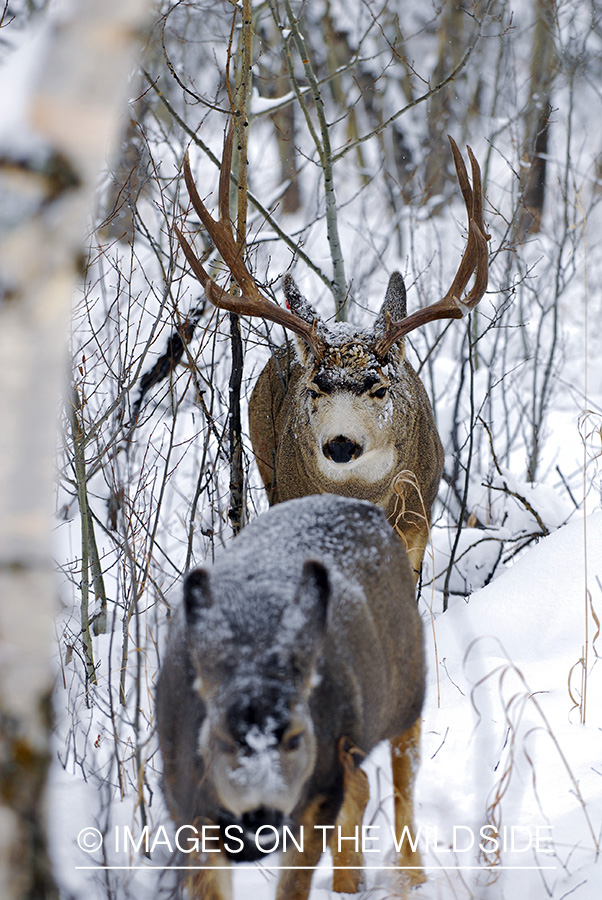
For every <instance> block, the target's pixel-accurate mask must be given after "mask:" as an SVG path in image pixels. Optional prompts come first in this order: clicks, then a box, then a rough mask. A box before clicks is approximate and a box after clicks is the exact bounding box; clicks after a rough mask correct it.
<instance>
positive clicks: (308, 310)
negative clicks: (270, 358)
mask: <svg viewBox="0 0 602 900" xmlns="http://www.w3.org/2000/svg"><path fill="white" fill-rule="evenodd" d="M282 287H283V289H284V296H285V299H286V305H287V306H288V308H289V309H290V311H291V312H292V313H294V314H295V315H296V316H299V318H300V319H303V321H304V322H307V324H308V325H314V323H315V325H316V327H317V326H318V325H320V324H321V323H322V320H321V318H320V316H319V315H318V313H317V312H316V311H315V309H314V308H313V306H312V305H311V303H310V302H309V301H308V300H306V299H305V297H304V296H303V294H302V293H301V291H300V290H299V288H298V287H297V285H296V284H295V281H294V279H293V277H292V275H289V274H286V275H285V276H284V280H283V282H282ZM296 337H297V346H298V348H299V354H300V355H301V361H302V362H306V358H307V354H308V352H311V351H310V349H309V346H308V344H307V343H306V341H304V340H303V338H302V337H299V336H296Z"/></svg>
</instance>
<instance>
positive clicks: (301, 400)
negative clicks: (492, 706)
mask: <svg viewBox="0 0 602 900" xmlns="http://www.w3.org/2000/svg"><path fill="white" fill-rule="evenodd" d="M449 140H450V143H451V149H452V153H453V158H454V163H455V167H456V172H457V176H458V181H459V184H460V189H461V191H462V195H463V197H464V204H465V206H466V211H467V214H468V240H467V243H466V248H465V251H464V254H463V256H462V260H461V262H460V265H459V267H458V270H457V273H456V275H455V277H454V279H453V281H452V284H451V286H450V288H449V290H448V291H447V293H446V294H445V296H444V297H443V298H442V299H440V300H438V301H437V302H435V303H433V304H432V305H431V306H427V307H425V308H424V309H419V310H417V311H416V312H414V313H413V314H412V315H409V316H407V315H406V296H405V287H404V283H403V279H402V277H401V275H400V274H399V273H397V272H395V273H393V274H392V275H391V278H390V281H389V287H388V289H387V293H386V296H385V300H384V303H383V305H382V308H381V310H380V313H379V314H378V316H377V318H376V320H375V322H374V325H373V327H372V328H371V329H359V328H354V327H351V326H350V325H348V324H347V323H342V322H338V323H328V324H327V323H326V322H324V321H323V320H322V319H321V318H320V317H319V316H318V315H317V313H316V312H315V310H314V309H313V307H312V306H311V305H310V304H309V303H308V302H307V301H306V300H305V299H304V298H303V297H302V296H301V294H300V292H299V290H298V289H297V287H296V285H295V283H294V281H293V280H292V278H291V277H290V276H288V275H287V276H285V279H284V292H285V295H286V301H287V305H288V307H289V308H288V309H283V308H281V307H280V306H278V305H277V304H276V303H274V302H273V301H272V300H270V299H268V298H267V297H265V296H264V295H263V294H262V293H261V291H260V289H259V288H258V286H257V284H256V282H255V280H254V279H253V276H252V275H251V273H250V272H249V270H248V268H247V266H246V265H245V262H244V260H243V258H242V255H241V250H240V248H239V247H238V246H237V245H236V243H235V240H234V237H233V234H232V226H231V223H230V220H229V195H230V170H231V160H232V130H230V132H229V135H228V137H227V138H226V141H225V143H224V154H223V159H222V168H221V176H220V187H219V210H220V215H219V220H218V221H216V220H215V219H214V218H213V217H212V216H211V215H210V213H209V212H208V210H207V208H206V206H205V204H204V203H203V202H202V200H201V199H200V197H199V195H198V192H197V189H196V187H195V184H194V181H193V178H192V174H191V171H190V166H189V163H188V159H186V160H185V163H184V177H185V180H186V185H187V188H188V193H189V196H190V200H191V202H192V205H193V207H194V209H195V211H196V212H197V214H198V215H199V217H200V219H201V222H202V224H203V225H204V227H205V228H206V229H207V231H208V232H209V234H210V236H211V238H212V240H213V242H214V244H215V246H216V247H217V249H218V250H219V252H220V254H221V256H222V258H223V259H224V261H225V263H226V265H227V266H228V268H229V269H230V272H231V273H232V276H233V277H234V279H235V281H236V283H237V284H238V287H239V288H240V292H241V296H240V297H234V296H232V295H231V294H229V293H228V292H227V291H225V290H224V289H223V288H221V287H219V285H218V284H217V283H216V282H215V281H213V280H212V279H211V278H210V277H209V275H208V274H207V272H206V271H205V269H204V268H203V266H202V265H201V263H200V261H199V259H198V258H197V256H196V255H195V253H194V251H193V249H192V247H191V246H190V244H189V243H188V241H187V240H186V238H185V237H184V236H183V235H182V233H181V232H180V231H179V230H178V229H176V233H177V236H178V239H179V241H180V244H181V246H182V249H183V251H184V253H185V256H186V259H187V261H188V263H189V265H190V267H191V269H192V271H193V272H194V274H195V276H196V277H197V278H198V279H199V281H200V282H201V284H202V285H203V287H204V289H205V293H206V295H207V297H208V299H209V300H210V301H211V303H213V304H214V305H215V306H217V307H219V308H221V309H226V310H230V311H232V312H236V313H240V314H241V315H244V316H260V317H263V318H264V319H269V320H271V321H273V322H277V323H278V324H280V325H283V326H284V327H285V328H287V329H289V330H290V331H292V332H293V333H294V334H295V335H296V336H297V339H298V340H297V354H295V353H294V351H293V349H292V348H291V346H290V345H285V347H283V348H281V349H280V350H279V351H278V352H276V354H275V355H274V356H273V357H272V358H271V359H270V360H269V362H268V363H267V365H266V367H265V368H264V370H263V372H262V373H261V375H260V376H259V379H258V381H257V384H256V386H255V389H254V391H253V394H252V397H251V401H250V404H249V429H250V434H251V442H252V444H253V449H254V452H255V456H256V459H257V464H258V467H259V472H260V474H261V477H262V479H263V482H264V484H265V487H266V490H267V492H268V497H269V500H270V504H274V503H278V502H280V501H283V500H290V499H292V498H294V497H302V496H306V495H307V494H316V493H326V492H331V493H335V494H344V495H347V496H353V497H360V498H363V499H366V500H371V501H372V502H373V503H376V504H378V505H379V506H381V507H382V508H383V509H384V510H385V512H386V514H387V516H388V518H389V521H390V522H391V524H392V525H393V527H394V528H395V529H396V531H397V532H398V534H399V535H400V536H401V537H402V539H403V540H404V542H405V545H406V548H407V550H408V554H409V557H410V561H411V563H412V567H413V569H414V572H415V578H417V576H418V573H419V571H420V566H421V563H422V557H423V555H424V549H425V546H426V542H427V540H428V534H429V528H430V517H431V507H432V504H433V502H434V500H435V497H436V494H437V489H438V486H439V481H440V478H441V474H442V471H443V449H442V446H441V441H440V440H439V435H438V434H437V429H436V426H435V421H434V417H433V412H432V409H431V406H430V403H429V400H428V397H427V394H426V391H425V390H424V387H423V385H422V383H421V381H420V379H419V377H418V375H417V374H416V372H415V371H414V369H413V368H412V366H411V365H410V363H409V362H408V360H407V359H406V356H405V352H404V338H405V335H407V334H408V333H409V332H411V331H413V330H414V329H416V328H419V327H420V326H421V325H423V324H425V323H426V322H430V321H433V320H435V319H448V318H450V319H454V318H461V317H462V316H463V315H464V314H465V313H466V312H469V311H470V310H472V309H474V307H475V306H476V305H477V303H478V302H479V300H480V299H481V298H482V296H483V294H484V293H485V290H486V287H487V277H488V273H487V269H488V259H487V240H488V239H489V236H488V235H487V234H486V232H485V226H484V224H483V200H482V189H481V173H480V169H479V165H478V163H477V161H476V159H475V157H474V155H473V153H472V151H471V149H470V148H468V156H469V159H470V164H471V170H472V188H471V186H470V183H469V179H468V173H467V171H466V166H465V165H464V161H463V160H462V156H461V155H460V151H459V150H458V147H457V145H456V144H455V142H454V141H453V139H452V138H451V137H450V139H449ZM473 272H476V275H475V280H474V283H473V286H472V288H471V290H470V291H469V292H468V294H467V295H466V297H465V298H464V299H462V294H463V292H464V291H465V289H466V287H467V285H468V282H469V280H470V278H471V276H472V274H473Z"/></svg>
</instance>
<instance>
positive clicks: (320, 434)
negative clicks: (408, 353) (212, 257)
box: [249, 273, 443, 572]
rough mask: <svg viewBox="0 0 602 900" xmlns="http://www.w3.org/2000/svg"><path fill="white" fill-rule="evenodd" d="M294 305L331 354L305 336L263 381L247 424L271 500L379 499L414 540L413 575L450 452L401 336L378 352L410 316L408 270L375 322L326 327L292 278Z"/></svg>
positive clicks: (280, 355) (278, 356) (288, 288)
mask: <svg viewBox="0 0 602 900" xmlns="http://www.w3.org/2000/svg"><path fill="white" fill-rule="evenodd" d="M285 292H286V296H287V300H288V303H289V306H290V307H291V309H292V310H294V311H295V312H297V314H298V315H299V316H300V317H301V318H303V319H305V320H306V321H307V322H313V323H314V326H315V328H316V332H317V334H318V335H319V337H320V341H321V346H322V347H323V348H324V350H323V352H322V353H321V354H320V356H319V357H317V356H316V355H315V354H314V353H313V351H312V350H311V349H310V348H309V347H308V346H307V344H306V343H305V342H304V341H303V340H302V339H301V338H299V339H298V341H297V345H298V346H297V348H296V352H295V351H294V349H293V348H292V346H291V345H286V346H285V347H283V348H281V349H280V350H279V351H277V352H276V353H275V354H274V356H272V357H271V359H270V360H269V361H268V363H267V365H266V366H265V368H264V370H263V372H262V373H261V375H260V376H259V378H258V380H257V384H256V386H255V389H254V391H253V395H252V397H251V401H250V403H249V430H250V434H251V441H252V444H253V449H254V452H255V457H256V459H257V464H258V467H259V471H260V474H261V477H262V479H263V481H264V484H265V486H266V490H267V491H268V496H269V499H270V503H271V504H275V503H279V502H281V501H283V500H291V499H293V498H295V497H304V496H307V495H308V494H317V493H335V494H342V495H345V496H348V497H359V498H361V499H365V500H370V501H371V502H372V503H376V504H377V505H378V506H381V507H382V508H383V509H384V510H385V512H386V513H387V515H388V517H389V521H390V522H391V524H392V525H393V526H394V527H395V528H396V529H397V530H398V532H399V534H400V535H401V536H402V538H403V539H404V541H405V543H406V547H407V549H408V553H409V556H410V561H411V563H412V566H413V568H414V570H415V572H418V571H419V570H420V565H421V561H422V556H423V553H424V547H425V545H426V541H427V538H428V531H429V526H430V514H431V506H432V504H433V502H434V499H435V496H436V493H437V488H438V486H439V480H440V478H441V473H442V469H443V450H442V447H441V442H440V440H439V435H438V434H437V429H436V427H435V422H434V419H433V413H432V410H431V406H430V403H429V400H428V397H427V394H426V391H425V390H424V387H423V386H422V383H421V381H420V379H419V378H418V376H417V374H416V372H415V371H414V369H413V368H412V366H411V365H410V363H409V362H408V361H407V359H406V358H405V353H404V348H403V342H398V344H396V345H394V346H393V347H392V348H391V349H390V350H389V351H388V354H387V357H386V359H384V360H383V359H379V358H378V357H377V355H376V353H375V347H376V346H377V343H378V340H379V338H380V337H381V336H382V332H383V329H384V328H385V327H386V322H387V317H390V318H391V319H392V320H393V321H397V320H399V319H401V318H403V317H404V316H405V289H404V287H403V280H402V278H401V275H399V274H398V273H394V274H393V275H392V276H391V280H390V283H389V289H388V291H387V295H386V297H385V300H384V303H383V306H382V308H381V311H380V313H379V315H378V317H377V319H376V321H375V323H374V327H373V328H372V329H366V330H363V329H359V328H355V327H353V326H351V325H349V324H348V323H344V322H339V323H331V324H328V325H326V323H324V322H323V321H322V320H321V319H320V318H319V317H318V316H317V314H316V313H315V311H314V310H313V308H312V307H311V305H310V304H309V303H308V302H307V300H305V298H303V297H302V296H301V294H300V293H299V291H298V289H297V287H296V285H295V284H294V282H293V281H292V279H290V278H287V279H286V280H285Z"/></svg>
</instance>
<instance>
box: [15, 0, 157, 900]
mask: <svg viewBox="0 0 602 900" xmlns="http://www.w3.org/2000/svg"><path fill="white" fill-rule="evenodd" d="M151 7H152V3H151V0H102V2H98V0H77V2H76V3H71V4H69V5H67V8H66V9H65V4H62V7H61V20H60V22H58V23H56V24H55V25H54V27H51V26H50V25H48V32H47V34H46V36H45V39H44V40H41V41H40V42H39V43H40V45H43V48H44V51H45V53H46V56H45V59H44V60H43V62H41V63H40V62H39V60H36V63H37V64H38V69H39V76H38V78H37V83H36V86H35V87H34V89H33V91H32V92H31V94H30V98H29V104H28V109H27V112H26V114H25V115H24V116H23V118H22V129H21V133H19V134H11V135H9V136H7V135H6V134H5V135H3V141H2V143H3V149H2V151H1V155H2V159H0V193H1V194H2V199H0V207H2V208H3V211H2V210H0V224H4V226H5V229H4V234H3V235H0V272H1V273H2V274H1V276H0V278H1V280H0V291H1V294H0V360H2V371H1V374H0V410H1V412H0V726H1V728H0V896H1V897H3V898H5V900H13V898H17V897H19V898H23V897H33V896H34V895H35V896H36V897H50V896H53V893H54V889H53V887H52V878H51V876H50V875H49V871H48V866H47V861H46V856H45V849H44V847H45V843H44V834H43V787H44V782H45V776H46V769H47V763H48V756H49V750H48V719H49V716H48V708H49V695H50V691H51V689H52V681H53V669H52V664H51V658H52V646H51V641H52V635H53V630H52V617H53V613H54V609H55V585H54V577H53V567H52V557H51V549H50V543H51V540H50V538H51V521H52V520H51V509H52V507H51V504H52V483H53V478H54V458H55V448H56V438H57V431H56V421H57V411H58V407H59V399H60V395H61V389H62V387H63V377H64V366H65V361H66V355H65V347H66V335H67V325H68V320H69V311H70V305H71V300H72V295H73V290H74V286H75V282H76V278H77V269H76V262H77V259H78V255H79V254H80V252H81V250H82V248H83V246H84V244H85V239H86V233H87V227H88V226H87V222H88V216H89V213H90V210H91V207H92V200H93V194H94V187H95V180H96V178H97V177H98V174H99V171H100V170H101V168H102V166H103V165H104V164H105V162H106V158H107V153H108V152H110V150H111V149H112V148H113V147H114V145H115V141H116V138H117V136H118V134H119V129H120V125H121V122H120V114H122V113H123V112H124V110H125V101H126V99H127V86H128V76H129V74H130V72H131V69H132V67H133V65H134V60H135V54H136V52H137V51H138V50H139V48H140V43H141V41H140V37H141V34H142V29H143V28H144V27H145V25H146V22H147V16H148V14H149V12H150V9H151ZM1 127H2V123H0V129H1ZM7 140H8V146H9V149H8V151H7V150H6V145H7ZM11 145H12V146H15V147H17V146H18V151H17V150H15V151H14V152H11V150H10V146H11ZM2 219H4V222H3V223H2V222H1V220H2Z"/></svg>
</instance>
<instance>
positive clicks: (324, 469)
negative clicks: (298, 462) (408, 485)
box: [311, 391, 396, 484]
mask: <svg viewBox="0 0 602 900" xmlns="http://www.w3.org/2000/svg"><path fill="white" fill-rule="evenodd" d="M392 419H393V416H392V401H391V399H390V398H388V399H387V402H386V403H385V405H384V406H380V405H379V404H378V403H376V402H375V401H373V400H372V399H371V398H369V397H364V396H361V397H358V396H356V395H355V394H351V393H350V392H348V391H341V392H338V393H336V394H334V395H331V396H329V397H328V398H325V399H324V400H322V401H321V402H320V403H319V405H318V408H317V409H316V410H315V412H314V414H313V415H312V416H311V427H312V431H313V434H314V443H315V455H316V459H317V464H318V468H319V469H320V472H321V474H322V475H323V476H324V477H325V478H327V479H328V480H329V481H332V482H335V483H336V484H344V483H345V482H346V481H350V480H358V479H359V480H361V481H363V482H365V483H366V484H374V483H376V482H379V481H382V480H383V479H385V478H388V477H390V476H391V474H392V473H393V470H394V467H395V462H396V448H395V443H394V435H393V431H392ZM339 437H344V438H346V439H347V440H349V441H352V442H354V443H355V444H357V445H358V446H359V447H360V448H361V453H360V454H359V455H358V456H356V457H355V458H354V459H350V460H349V461H348V462H335V461H334V460H332V459H330V458H329V457H328V456H326V455H325V453H324V447H325V446H326V445H327V444H328V443H329V442H330V441H334V440H336V439H337V438H339Z"/></svg>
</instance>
